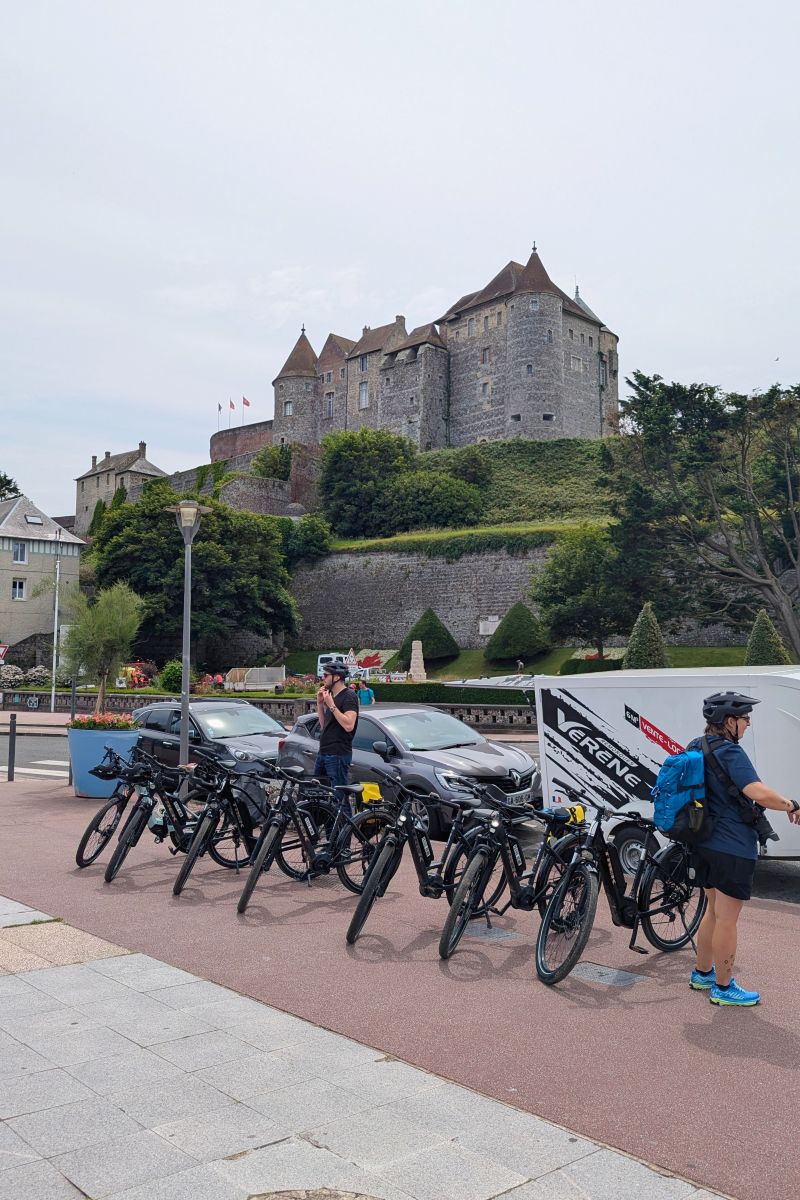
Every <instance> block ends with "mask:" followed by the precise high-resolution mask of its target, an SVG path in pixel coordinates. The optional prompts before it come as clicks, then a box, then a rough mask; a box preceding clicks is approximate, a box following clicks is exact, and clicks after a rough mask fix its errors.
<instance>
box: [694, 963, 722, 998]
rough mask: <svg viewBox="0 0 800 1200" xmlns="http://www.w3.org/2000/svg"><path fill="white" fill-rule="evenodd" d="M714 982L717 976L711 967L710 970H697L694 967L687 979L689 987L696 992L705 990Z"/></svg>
mask: <svg viewBox="0 0 800 1200" xmlns="http://www.w3.org/2000/svg"><path fill="white" fill-rule="evenodd" d="M716 982H717V976H716V972H715V970H714V968H713V967H712V968H711V970H710V971H698V970H697V968H696V967H695V969H694V970H693V971H692V974H691V977H690V979H689V987H690V988H693V989H694V991H696V992H707V991H709V990H710V989H711V988H712V987H713V986H714V984H715V983H716Z"/></svg>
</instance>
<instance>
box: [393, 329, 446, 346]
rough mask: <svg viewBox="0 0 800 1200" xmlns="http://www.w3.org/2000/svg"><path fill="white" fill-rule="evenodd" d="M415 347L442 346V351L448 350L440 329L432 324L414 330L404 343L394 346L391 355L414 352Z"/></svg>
mask: <svg viewBox="0 0 800 1200" xmlns="http://www.w3.org/2000/svg"><path fill="white" fill-rule="evenodd" d="M414 346H440V347H441V348H442V350H446V349H447V347H446V346H445V344H444V342H443V341H442V338H441V336H440V334H439V331H438V329H437V328H436V326H435V325H434V324H433V323H432V322H431V323H430V324H429V325H418V326H417V328H416V329H412V330H411V333H410V334H409V335H408V337H407V338H406V340H405V341H404V342H401V343H400V345H399V346H392V350H391V353H392V354H394V353H395V352H399V351H400V350H412V349H413V348H414Z"/></svg>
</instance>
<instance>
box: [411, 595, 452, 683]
mask: <svg viewBox="0 0 800 1200" xmlns="http://www.w3.org/2000/svg"><path fill="white" fill-rule="evenodd" d="M417 641H420V642H422V657H423V658H424V659H425V662H426V663H428V662H437V661H438V660H439V659H443V658H455V656H456V655H457V654H458V644H457V642H456V640H455V638H454V637H453V635H452V633H451V632H450V630H449V629H448V628H447V626H446V625H444V624H443V623H442V622H441V621H440V620H439V618H438V617H437V615H436V613H435V612H434V611H433V609H432V608H428V609H426V610H425V612H424V613H423V614H422V616H421V617H420V619H419V620H418V621H417V623H416V624H415V625H412V627H411V629H410V630H409V631H408V634H407V635H406V638H405V641H404V642H403V644H402V646H401V647H400V649H399V650H398V651H397V662H398V665H399V667H400V670H401V671H407V670H408V668H409V666H410V664H411V643H412V642H417Z"/></svg>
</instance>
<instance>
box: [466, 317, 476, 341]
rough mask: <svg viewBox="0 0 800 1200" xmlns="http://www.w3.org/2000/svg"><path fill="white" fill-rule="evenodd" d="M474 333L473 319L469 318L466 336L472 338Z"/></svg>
mask: <svg viewBox="0 0 800 1200" xmlns="http://www.w3.org/2000/svg"><path fill="white" fill-rule="evenodd" d="M474 333H475V318H474V317H470V319H469V320H468V321H467V336H468V337H472V335H473V334H474Z"/></svg>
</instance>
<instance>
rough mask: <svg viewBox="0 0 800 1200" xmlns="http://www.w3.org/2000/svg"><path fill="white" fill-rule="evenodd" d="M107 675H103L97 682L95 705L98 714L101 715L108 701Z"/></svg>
mask: <svg viewBox="0 0 800 1200" xmlns="http://www.w3.org/2000/svg"><path fill="white" fill-rule="evenodd" d="M107 678H108V676H107V675H101V676H100V679H99V681H98V684H97V703H96V704H95V706H94V711H95V715H96V716H98V717H99V716H100V714H101V712H102V711H103V708H104V706H105V702H106V680H107Z"/></svg>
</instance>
